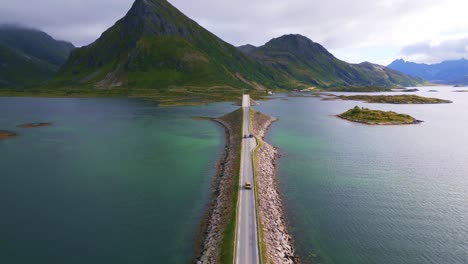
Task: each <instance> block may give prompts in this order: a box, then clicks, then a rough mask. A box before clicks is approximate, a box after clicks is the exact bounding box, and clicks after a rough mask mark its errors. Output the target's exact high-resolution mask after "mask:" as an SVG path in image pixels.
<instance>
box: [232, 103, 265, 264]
mask: <svg viewBox="0 0 468 264" xmlns="http://www.w3.org/2000/svg"><path fill="white" fill-rule="evenodd" d="M243 110H244V122H243V123H244V124H243V127H244V135H247V136H248V135H250V126H249V124H250V107H243ZM256 146H257V141H256V139H255V138H244V139H243V140H242V157H241V175H240V182H241V190H240V200H239V209H238V219H237V220H238V221H237V225H238V226H237V241H236V261H235V263H236V264H257V263H260V261H259V252H258V237H257V212H256V207H255V192H254V188H255V184H254V179H253V166H252V162H253V160H252V155H253V150H254V149H255V147H256ZM245 182H250V183H252V189H251V190H248V189H245V188H244V185H245Z"/></svg>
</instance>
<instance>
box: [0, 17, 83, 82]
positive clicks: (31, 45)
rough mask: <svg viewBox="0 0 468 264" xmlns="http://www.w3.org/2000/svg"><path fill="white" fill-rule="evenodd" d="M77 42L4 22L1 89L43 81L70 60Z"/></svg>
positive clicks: (0, 37) (0, 46) (0, 50)
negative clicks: (66, 40) (74, 43)
mask: <svg viewBox="0 0 468 264" xmlns="http://www.w3.org/2000/svg"><path fill="white" fill-rule="evenodd" d="M72 49H74V46H73V44H71V43H69V42H65V41H59V40H55V39H54V38H52V37H51V36H50V35H48V34H47V33H45V32H43V31H40V30H37V29H33V28H28V27H22V26H17V25H8V24H4V25H0V88H11V87H25V86H33V85H38V84H41V83H43V82H45V81H47V80H48V79H50V78H51V77H53V75H54V74H55V73H56V72H57V71H58V69H59V67H60V66H61V65H62V64H63V63H64V62H65V61H66V60H67V58H68V55H69V53H70V51H71V50H72Z"/></svg>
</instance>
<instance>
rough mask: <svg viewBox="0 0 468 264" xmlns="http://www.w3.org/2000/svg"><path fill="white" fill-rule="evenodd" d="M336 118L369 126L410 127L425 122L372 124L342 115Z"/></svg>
mask: <svg viewBox="0 0 468 264" xmlns="http://www.w3.org/2000/svg"><path fill="white" fill-rule="evenodd" d="M335 116H336V117H338V118H340V119H343V120H346V121H349V122H353V123H359V124H363V125H368V126H408V125H419V124H422V123H424V121H421V120H415V121H414V122H411V123H404V122H400V123H372V122H366V121H361V120H355V119H351V118H346V117H343V116H341V115H335Z"/></svg>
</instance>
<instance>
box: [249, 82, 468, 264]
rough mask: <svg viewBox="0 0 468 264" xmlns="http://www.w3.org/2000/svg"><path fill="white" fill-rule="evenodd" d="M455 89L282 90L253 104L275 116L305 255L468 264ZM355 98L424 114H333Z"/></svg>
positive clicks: (463, 154)
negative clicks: (328, 95) (400, 94)
mask: <svg viewBox="0 0 468 264" xmlns="http://www.w3.org/2000/svg"><path fill="white" fill-rule="evenodd" d="M429 89H438V90H440V92H439V93H430V92H428V90H429ZM454 89H456V88H452V87H440V88H439V87H438V88H434V87H431V88H421V92H419V93H418V94H419V95H423V96H435V97H439V98H444V99H450V100H453V101H454V104H449V105H381V104H365V103H361V102H350V101H321V100H320V99H317V98H288V99H287V100H284V99H283V100H280V99H278V100H272V101H265V102H262V105H261V106H259V107H256V109H257V110H260V111H263V112H265V113H268V114H271V115H274V116H277V117H279V118H280V121H279V122H277V123H275V124H274V126H273V127H272V129H271V130H270V133H269V136H268V140H269V141H270V142H272V143H273V144H274V145H276V146H277V147H279V149H280V151H281V152H282V154H283V157H282V158H281V159H280V160H279V175H278V177H279V181H280V185H281V189H282V192H283V194H284V198H285V205H286V209H287V212H288V218H289V223H290V228H291V231H292V234H293V236H294V238H295V240H296V245H297V248H298V253H299V254H300V256H301V257H302V260H303V262H304V263H327V264H375V263H379V264H404V263H408V264H428V263H430V264H431V263H433V264H441V263H444V264H466V263H468V152H467V151H468V136H467V134H466V133H467V131H468V108H467V105H468V94H463V93H455V92H453V91H452V90H454ZM355 105H359V106H364V107H369V108H373V109H381V110H393V111H397V112H402V113H407V114H410V115H412V116H414V117H415V118H417V119H420V120H424V121H426V122H425V123H423V124H421V125H415V126H385V127H384V126H380V127H379V126H367V125H361V124H357V123H350V122H348V121H344V120H341V119H338V118H336V117H334V116H333V115H336V114H340V113H342V112H344V111H346V110H348V109H350V108H352V107H354V106H355Z"/></svg>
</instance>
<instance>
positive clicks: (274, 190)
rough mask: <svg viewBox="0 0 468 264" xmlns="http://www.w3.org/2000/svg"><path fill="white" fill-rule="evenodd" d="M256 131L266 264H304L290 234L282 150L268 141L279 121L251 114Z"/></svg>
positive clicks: (260, 206)
mask: <svg viewBox="0 0 468 264" xmlns="http://www.w3.org/2000/svg"><path fill="white" fill-rule="evenodd" d="M251 116H252V118H251V120H252V123H251V126H252V131H253V132H254V134H255V135H256V136H257V140H258V141H259V147H258V148H257V150H256V152H255V159H256V162H255V163H256V164H255V176H256V184H257V190H258V209H259V212H258V213H259V217H260V227H261V229H262V230H261V232H262V234H263V235H262V241H261V244H262V245H261V249H262V251H264V252H263V253H264V255H265V256H264V258H265V259H266V260H267V261H266V263H274V264H293V263H300V259H299V258H298V257H297V256H296V255H295V254H296V253H295V248H294V241H293V238H292V236H291V235H290V233H289V232H288V224H287V220H286V219H287V218H286V214H285V209H284V203H283V199H282V197H281V192H280V187H279V184H278V179H277V176H276V169H277V165H276V164H277V163H276V161H277V159H278V158H279V157H280V154H279V152H278V149H277V148H275V147H273V146H272V145H270V144H269V143H268V142H266V141H264V139H265V136H266V133H267V132H268V130H269V128H270V127H271V126H272V125H273V123H274V122H276V121H277V120H278V119H276V118H274V117H271V116H268V115H265V114H262V113H260V112H256V111H254V110H252V112H251Z"/></svg>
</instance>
